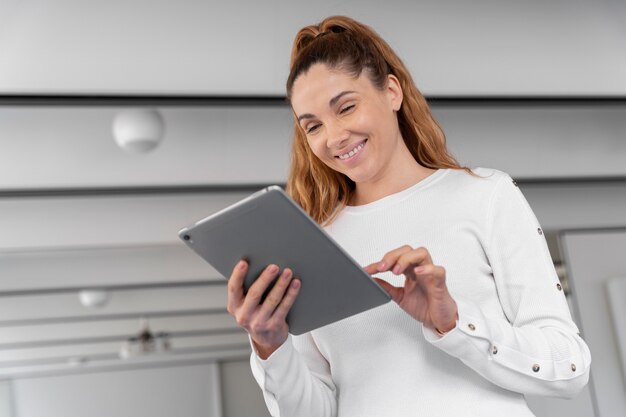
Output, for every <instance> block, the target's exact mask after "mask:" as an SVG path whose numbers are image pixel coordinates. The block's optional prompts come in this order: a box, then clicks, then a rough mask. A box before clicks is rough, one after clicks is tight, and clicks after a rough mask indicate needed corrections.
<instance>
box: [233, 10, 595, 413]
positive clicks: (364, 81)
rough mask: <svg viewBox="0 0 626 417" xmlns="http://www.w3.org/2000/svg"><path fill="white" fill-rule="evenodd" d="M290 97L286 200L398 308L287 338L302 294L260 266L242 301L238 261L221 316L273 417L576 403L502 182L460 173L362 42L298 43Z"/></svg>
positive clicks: (350, 28) (514, 202) (539, 263)
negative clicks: (247, 347) (237, 329)
mask: <svg viewBox="0 0 626 417" xmlns="http://www.w3.org/2000/svg"><path fill="white" fill-rule="evenodd" d="M287 96H288V99H289V101H290V103H291V106H292V109H293V114H294V120H295V132H294V143H293V155H292V156H293V157H292V166H291V172H290V175H289V180H288V191H289V193H290V194H291V195H292V196H293V198H294V199H295V200H296V201H297V202H298V203H299V204H300V205H301V206H302V207H303V208H304V209H305V210H306V211H307V212H308V213H309V214H310V215H311V216H312V217H313V218H314V219H315V220H316V221H317V222H319V223H320V224H323V225H324V226H325V229H326V230H327V232H328V233H329V234H330V235H332V236H333V237H334V238H335V240H337V241H338V242H339V243H340V244H341V245H342V246H343V247H344V248H345V249H346V250H347V251H348V252H349V253H350V254H351V255H352V256H353V257H354V258H355V259H356V260H357V261H358V262H361V263H362V265H367V266H366V267H365V269H366V270H367V271H368V272H369V273H370V274H372V275H376V276H377V278H376V280H377V281H378V282H379V283H380V285H381V286H382V287H383V288H384V289H385V290H387V291H388V292H389V293H390V294H391V296H392V298H393V300H394V301H395V303H389V304H387V305H385V306H382V307H379V308H376V309H373V310H370V311H367V312H364V313H362V314H358V315H356V316H353V317H350V318H348V319H345V320H341V321H339V322H337V323H334V324H331V325H328V326H325V327H322V328H320V329H317V330H314V331H312V332H310V333H307V334H304V335H301V336H291V335H289V333H288V326H287V323H286V322H285V317H286V315H287V312H288V311H289V309H290V307H291V306H292V304H293V302H294V300H295V298H296V297H297V293H298V290H299V287H300V283H299V281H298V280H295V279H293V277H292V271H291V270H290V269H289V268H285V269H284V270H283V271H282V273H280V274H279V266H278V265H270V266H268V268H267V269H266V270H265V271H264V272H263V273H262V274H261V275H260V277H259V279H258V280H257V281H256V282H255V284H254V285H253V286H252V287H251V288H250V290H249V291H248V293H247V294H245V295H244V292H243V289H242V284H243V277H244V276H245V273H246V268H247V264H246V262H245V261H241V262H240V263H239V264H238V265H237V266H236V267H235V269H234V270H233V273H232V276H231V278H230V281H229V301H228V310H229V312H230V313H231V314H232V315H233V316H235V318H236V319H237V321H238V323H239V324H240V325H241V326H242V327H244V328H245V329H246V330H247V331H248V333H249V335H250V339H251V341H252V345H253V347H254V350H255V352H254V353H253V354H252V357H251V365H252V371H253V374H254V376H255V378H256V380H257V382H258V383H259V385H260V386H261V388H262V390H263V394H264V397H265V401H266V403H267V406H268V408H269V410H270V412H271V414H272V415H273V416H281V417H287V416H297V417H304V416H315V417H322V416H351V417H352V416H354V417H364V416H377V417H380V416H422V417H424V416H454V417H457V416H480V417H485V416H499V417H500V416H501V415H503V413H506V414H507V416H509V417H517V416H532V413H531V411H530V410H529V409H528V407H527V406H526V402H525V400H524V394H540V395H556V396H565V397H568V396H573V395H575V394H576V393H577V392H579V391H580V390H581V389H582V387H584V386H585V384H586V383H587V380H588V377H589V365H590V361H591V358H590V354H589V350H588V348H587V346H586V344H585V343H584V341H583V340H582V339H581V338H580V337H579V335H578V334H577V333H578V329H577V328H576V325H575V324H574V323H573V322H572V320H571V317H570V313H569V310H568V307H567V303H566V300H565V297H564V295H563V292H562V289H561V286H560V285H559V283H558V278H557V275H556V273H555V271H554V267H553V265H552V262H551V259H550V255H549V253H548V250H547V246H546V242H545V239H544V236H543V233H542V231H541V228H540V227H539V225H538V222H537V220H536V218H535V216H534V215H533V213H532V211H531V209H530V207H529V206H528V204H527V202H526V200H525V199H524V197H523V196H522V194H521V192H520V191H519V189H518V188H517V187H516V185H515V183H514V181H512V180H511V178H510V177H509V176H508V175H506V174H505V173H502V172H499V171H496V170H489V169H482V168H479V169H475V170H473V171H472V170H469V169H467V168H463V167H461V166H459V164H458V163H457V162H456V161H455V160H454V158H453V157H452V156H451V155H450V154H449V153H448V151H447V150H446V147H445V138H444V135H443V133H442V131H441V129H440V127H439V126H438V125H437V123H436V122H435V120H434V119H433V117H432V115H431V113H430V110H429V108H428V106H427V104H426V102H425V100H424V98H423V97H422V95H421V94H420V93H419V91H418V90H417V88H416V87H415V85H414V83H413V81H412V79H411V76H410V75H409V73H408V71H407V69H406V68H405V66H404V65H403V63H402V62H401V61H400V59H399V58H398V57H397V56H396V55H395V53H394V52H393V51H392V50H391V48H390V47H389V46H388V45H387V44H386V43H385V42H384V41H383V40H382V39H381V38H380V37H379V36H378V35H377V34H376V33H375V32H374V31H372V30H371V29H370V28H369V27H367V26H365V25H362V24H360V23H358V22H356V21H354V20H351V19H349V18H346V17H330V18H328V19H325V20H324V21H323V22H321V23H320V24H319V25H315V26H308V27H305V28H303V29H302V30H301V31H300V32H299V33H298V35H297V36H296V39H295V42H294V47H293V52H292V56H291V73H290V75H289V79H288V81H287ZM283 267H288V265H283ZM277 276H278V280H277V282H276V285H275V286H274V288H273V289H272V290H271V292H270V293H269V296H268V297H267V298H266V299H265V300H264V301H263V303H260V300H261V295H262V294H263V292H264V290H265V289H266V288H267V286H268V285H269V284H270V282H272V281H273V280H274V279H275V278H276V277H277Z"/></svg>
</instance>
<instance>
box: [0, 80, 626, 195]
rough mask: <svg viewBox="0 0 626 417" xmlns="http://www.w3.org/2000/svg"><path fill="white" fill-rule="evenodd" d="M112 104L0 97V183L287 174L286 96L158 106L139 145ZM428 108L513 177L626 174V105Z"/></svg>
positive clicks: (460, 146) (463, 149)
mask: <svg viewBox="0 0 626 417" xmlns="http://www.w3.org/2000/svg"><path fill="white" fill-rule="evenodd" d="M624 78H626V77H624ZM118 110H120V109H119V108H108V107H96V108H92V107H88V108H65V107H62V108H58V107H52V108H34V107H24V108H2V107H0V149H2V152H0V190H11V189H24V188H26V189H29V188H35V189H41V188H50V187H51V188H74V187H78V188H81V187H87V188H89V187H126V186H175V185H207V184H213V185H216V184H217V185H219V184H263V183H283V182H285V180H286V177H287V171H288V164H289V152H290V148H291V129H292V121H291V114H290V110H289V108H288V107H287V106H269V107H267V106H256V107H230V108H229V107H205V108H173V107H170V108H164V109H162V112H163V116H164V119H165V123H166V125H167V127H166V133H165V139H164V141H163V143H162V144H161V146H160V147H158V148H156V150H154V151H152V152H151V153H148V154H145V155H136V154H128V153H126V152H124V151H123V150H121V149H120V148H118V147H117V145H116V144H115V143H114V140H113V139H112V137H111V122H112V119H113V117H114V115H115V113H116V111H118ZM433 111H434V113H435V116H436V117H437V118H438V119H439V121H440V122H441V124H442V126H443V129H444V131H445V132H446V134H447V137H448V144H449V146H450V149H451V151H452V152H453V153H454V154H455V155H456V156H457V158H458V159H459V160H460V162H462V163H463V164H465V165H469V166H484V167H493V168H499V169H502V170H505V171H507V172H509V173H510V174H511V175H512V176H514V177H516V178H544V177H585V176H591V177H594V176H596V177H597V176H626V163H624V161H625V160H626V105H617V104H612V105H608V104H605V105H570V106H566V105H563V106H556V105H553V106H543V105H542V106H537V107H535V106H533V105H525V106H522V105H518V106H514V105H503V106H493V105H491V106H486V105H481V106H472V105H471V104H467V105H457V106H437V105H435V106H433Z"/></svg>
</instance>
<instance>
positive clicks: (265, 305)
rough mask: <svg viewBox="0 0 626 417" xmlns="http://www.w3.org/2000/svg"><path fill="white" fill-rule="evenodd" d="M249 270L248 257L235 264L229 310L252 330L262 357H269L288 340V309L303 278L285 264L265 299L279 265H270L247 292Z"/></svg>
mask: <svg viewBox="0 0 626 417" xmlns="http://www.w3.org/2000/svg"><path fill="white" fill-rule="evenodd" d="M247 272H248V262H246V261H245V260H241V261H239V263H237V265H235V268H234V269H233V273H232V274H231V276H230V279H229V280H228V305H227V310H228V312H229V313H230V315H232V316H233V317H234V318H235V320H237V323H238V324H239V325H240V326H241V327H243V328H244V329H246V331H247V332H248V333H249V334H250V337H251V339H252V342H253V343H254V345H255V348H256V351H257V354H258V355H259V357H260V358H261V359H267V358H268V357H269V356H270V355H271V354H272V353H273V352H274V351H275V350H276V349H278V348H279V347H280V346H281V345H282V344H283V343H284V342H285V340H287V336H288V332H289V326H288V325H287V321H286V318H287V313H288V312H289V310H290V309H291V306H292V305H293V303H294V301H295V300H296V296H297V295H298V292H299V290H300V280H298V279H293V272H292V271H291V270H290V269H289V268H285V269H284V270H283V272H282V274H280V277H279V278H278V279H277V280H276V283H275V284H274V287H273V288H272V289H271V290H270V292H269V293H268V294H267V297H265V300H263V302H262V303H261V298H262V296H263V293H265V290H266V289H267V288H268V287H269V285H270V284H271V283H272V282H273V281H274V279H275V278H276V276H277V275H278V272H279V268H278V266H276V265H269V266H268V267H267V268H265V270H264V271H263V272H262V273H261V275H259V277H258V278H257V280H256V281H254V283H253V284H252V286H250V288H249V289H248V291H247V293H244V288H243V284H244V279H245V277H246V273H247Z"/></svg>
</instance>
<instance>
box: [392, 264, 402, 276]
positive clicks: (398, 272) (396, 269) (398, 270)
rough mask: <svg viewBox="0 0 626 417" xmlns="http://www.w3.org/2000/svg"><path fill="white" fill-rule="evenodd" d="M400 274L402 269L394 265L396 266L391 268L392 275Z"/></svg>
mask: <svg viewBox="0 0 626 417" xmlns="http://www.w3.org/2000/svg"><path fill="white" fill-rule="evenodd" d="M400 272H402V268H401V267H400V265H396V266H395V267H394V268H393V273H394V274H396V275H398V274H400Z"/></svg>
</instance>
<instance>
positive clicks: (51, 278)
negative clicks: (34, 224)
mask: <svg viewBox="0 0 626 417" xmlns="http://www.w3.org/2000/svg"><path fill="white" fill-rule="evenodd" d="M0 276H2V280H0V293H1V292H2V291H11V290H18V289H22V290H34V289H40V288H43V289H52V288H72V287H78V288H80V287H104V288H107V287H111V286H115V285H119V286H125V285H137V284H139V285H141V284H154V283H176V282H198V283H207V282H210V281H217V282H219V283H223V281H224V278H223V277H222V275H221V274H220V273H218V272H217V271H216V270H215V269H214V268H213V267H211V266H210V265H209V264H208V263H206V262H205V261H204V260H203V259H202V258H200V257H199V256H198V255H196V254H195V253H194V252H193V251H191V250H189V248H187V247H186V246H185V245H183V244H182V243H180V244H176V245H152V246H145V247H132V246H122V247H103V248H95V249H94V248H88V247H84V248H74V249H72V250H69V249H68V250H51V249H47V250H43V249H38V250H26V251H13V252H10V251H5V252H0Z"/></svg>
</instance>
